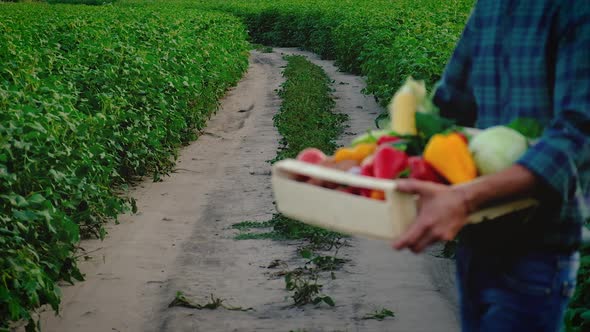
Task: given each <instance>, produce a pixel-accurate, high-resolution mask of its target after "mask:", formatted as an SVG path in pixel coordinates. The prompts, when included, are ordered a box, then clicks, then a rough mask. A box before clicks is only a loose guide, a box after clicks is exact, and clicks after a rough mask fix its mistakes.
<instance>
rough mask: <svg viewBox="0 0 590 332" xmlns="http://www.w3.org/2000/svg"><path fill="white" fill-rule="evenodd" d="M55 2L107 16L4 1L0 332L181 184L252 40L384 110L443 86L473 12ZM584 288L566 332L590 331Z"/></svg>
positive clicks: (372, 2)
mask: <svg viewBox="0 0 590 332" xmlns="http://www.w3.org/2000/svg"><path fill="white" fill-rule="evenodd" d="M48 2H51V3H54V2H68V3H86V4H93V5H98V6H87V5H72V4H47V3H42V2H27V3H17V4H13V3H2V2H0V331H6V330H7V329H8V326H9V323H10V321H18V320H31V312H32V311H34V310H35V309H37V308H39V307H40V306H41V305H45V304H48V305H50V306H51V307H53V309H55V310H57V309H58V306H59V302H60V292H59V288H58V287H57V286H56V284H57V281H59V280H65V281H73V280H75V279H78V280H79V279H82V276H81V275H80V272H79V271H78V269H77V264H76V245H77V244H78V242H79V240H80V237H81V236H83V237H88V236H93V237H104V236H105V231H104V228H103V225H104V222H105V221H107V220H112V219H116V218H117V215H119V214H120V213H122V212H125V211H129V210H135V204H134V201H133V200H132V199H130V198H128V197H127V195H126V190H127V187H128V185H129V184H130V183H133V182H134V181H137V180H138V179H139V178H140V177H143V176H151V177H153V178H154V179H155V180H158V179H159V178H160V176H162V175H164V174H166V173H167V172H169V171H170V170H171V167H172V166H173V164H174V158H175V157H176V154H177V151H178V149H179V147H181V146H182V145H183V144H186V143H188V142H189V141H191V140H193V139H195V138H196V137H197V133H198V131H199V130H200V129H202V128H203V127H204V125H205V122H206V120H207V119H208V117H209V116H210V115H211V114H212V112H214V111H215V110H216V108H217V106H218V102H219V99H220V98H221V97H222V96H223V95H224V93H225V92H226V91H227V89H228V88H229V87H230V86H232V85H234V84H235V83H236V82H237V81H238V80H239V79H240V78H241V77H242V75H243V73H244V72H245V70H246V68H247V63H248V62H247V58H248V49H249V47H250V45H249V41H250V42H255V43H260V44H263V45H272V46H294V47H301V48H304V49H307V50H311V51H313V52H315V53H318V54H319V55H321V56H322V57H323V58H326V59H333V60H335V61H336V64H337V65H338V66H339V67H340V68H341V69H342V70H343V71H347V72H351V73H355V74H358V75H361V76H363V77H364V78H365V80H366V82H367V88H366V91H365V92H366V93H367V94H372V95H374V96H375V98H377V99H378V101H379V102H380V103H381V104H382V105H385V104H386V103H388V102H389V100H390V98H391V96H392V95H393V93H394V92H395V91H396V90H397V88H398V87H399V86H400V85H401V84H402V83H403V81H404V80H405V78H406V77H407V76H410V75H411V76H413V77H414V78H417V79H423V80H425V81H426V82H427V84H428V85H429V86H430V87H431V86H432V85H433V84H434V83H435V82H436V80H438V78H439V77H440V74H441V72H442V70H443V69H444V65H445V63H446V61H447V60H448V58H449V56H450V54H451V52H452V50H453V47H454V45H455V43H456V41H457V40H458V38H459V36H460V34H461V30H462V28H463V26H464V24H465V21H466V19H467V17H468V15H469V12H470V10H471V7H472V6H473V4H474V3H475V0H449V1H440V0H414V1H410V0H396V1H387V0H366V1H357V0H318V1H314V0H273V1H268V0H251V1H239V0H235V1H231V0H230V1H227V0H226V1H223V0H207V1H206V0H202V1H200V0H194V1H189V0H184V1H172V2H170V1H139V0H122V1H118V2H113V1H96V0H80V1H75V0H72V1H68V0H62V1H59V0H56V1H48ZM104 3H108V4H106V5H101V4H104ZM587 260H588V257H586V258H585V265H584V267H585V268H584V270H583V271H584V272H583V275H585V276H587V265H588V264H587ZM581 275H582V274H581ZM580 280H581V283H580V285H581V287H579V288H578V292H577V294H576V295H575V297H574V304H572V309H571V310H570V311H569V312H568V314H567V317H566V320H567V322H566V325H567V326H568V331H584V330H585V329H586V328H588V326H590V309H589V308H590V299H589V297H588V296H589V295H588V294H589V293H590V290H589V289H588V288H589V287H590V285H589V284H588V283H587V282H586V281H585V280H584V279H583V278H582V277H581V279H580ZM33 325H34V324H31V328H33V327H32V326H33Z"/></svg>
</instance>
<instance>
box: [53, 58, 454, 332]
mask: <svg viewBox="0 0 590 332" xmlns="http://www.w3.org/2000/svg"><path fill="white" fill-rule="evenodd" d="M280 52H285V53H301V52H299V51H295V50H292V49H278V50H275V52H274V53H268V54H267V53H258V52H253V53H252V57H251V65H250V70H249V72H248V74H247V75H246V76H245V78H244V79H243V80H242V81H241V82H240V84H239V85H238V86H237V87H236V88H235V89H233V90H232V91H230V93H229V94H228V96H227V97H226V98H225V100H224V101H223V105H222V106H223V107H222V109H221V110H220V111H219V112H218V113H217V114H216V115H215V116H214V117H213V118H212V119H211V121H210V122H209V124H208V127H207V130H206V133H205V134H204V135H203V136H201V137H200V138H199V140H198V141H196V142H195V143H193V144H192V145H190V146H188V147H187V148H185V149H184V150H183V151H182V153H181V157H180V160H179V163H178V165H177V170H176V172H174V173H173V174H172V175H171V176H170V177H168V178H165V179H164V181H163V182H160V183H151V182H145V183H143V184H142V185H141V186H140V187H139V188H137V189H136V190H135V191H134V193H133V195H134V197H136V199H137V202H138V206H139V208H140V211H141V213H140V214H138V215H134V216H124V217H122V218H121V224H119V225H114V226H111V227H110V234H109V236H108V238H107V239H106V240H105V241H104V242H100V241H86V242H85V243H84V247H85V248H86V249H87V250H88V252H89V256H91V259H89V260H87V261H86V262H84V263H83V264H82V269H83V272H84V273H86V276H87V280H86V281H85V282H83V283H78V284H76V285H75V286H66V287H64V288H63V293H64V299H63V306H62V312H61V316H60V317H53V315H52V314H51V313H46V314H44V315H43V316H42V324H43V328H44V331H56V332H57V331H59V332H70V331H84V332H93V331H97V332H98V331H100V332H103V331H104V332H106V331H121V332H123V331H174V332H176V331H290V330H298V329H301V330H303V329H305V330H306V331H401V332H411V331H441V332H446V331H457V330H458V322H457V319H456V307H455V304H454V303H455V301H454V297H453V296H452V294H453V286H452V274H451V273H452V269H451V267H450V262H449V261H448V260H445V259H439V258H436V257H434V256H433V255H423V256H414V255H411V254H408V253H395V252H392V250H391V249H390V247H389V244H388V243H384V242H379V241H369V240H363V239H352V240H351V242H352V246H351V247H346V248H344V249H342V255H343V256H344V257H345V258H349V259H351V262H350V263H348V264H346V265H345V267H344V269H343V271H338V272H336V276H337V279H336V280H334V281H329V282H326V283H324V285H325V289H324V292H325V293H326V294H328V295H330V296H331V297H332V298H333V299H334V300H335V301H336V307H335V308H329V307H327V306H324V307H319V308H314V307H306V308H305V309H292V308H291V309H285V306H286V305H288V304H289V302H288V301H287V300H286V299H285V297H286V296H288V293H287V292H286V291H285V290H284V286H285V284H284V281H283V280H282V279H280V278H279V279H273V278H270V277H269V275H268V274H269V271H268V270H267V269H266V266H267V265H268V264H269V263H270V262H271V261H272V260H274V259H282V260H285V261H286V262H287V263H288V264H291V263H292V262H294V261H296V258H295V250H294V247H293V246H292V245H290V244H289V243H285V242H273V241H268V240H244V241H235V240H233V239H232V237H233V236H234V235H235V234H236V231H235V230H232V229H230V228H229V227H230V226H231V225H232V224H234V223H237V222H241V221H245V220H267V219H269V218H270V217H271V216H272V213H273V212H274V207H273V205H272V196H271V191H270V165H269V164H268V163H267V162H266V160H269V159H272V158H273V157H274V155H275V153H276V150H277V147H278V141H279V137H278V134H277V132H276V130H275V128H274V127H273V123H272V116H273V114H274V113H275V112H276V111H277V110H278V108H279V107H280V100H279V99H278V97H277V96H276V93H275V91H274V90H275V89H277V88H278V87H279V85H280V83H281V82H282V77H281V74H280V72H281V67H282V66H284V65H285V62H284V60H282V58H281V55H280V54H279V53H280ZM306 54H307V53H306ZM308 55H309V54H308ZM311 58H312V60H313V61H314V62H316V63H317V64H320V65H322V67H324V70H326V72H327V73H328V75H330V76H331V77H332V78H333V79H334V80H335V83H334V88H335V89H336V92H335V96H336V97H337V98H338V100H337V102H338V103H337V106H336V108H337V110H338V111H340V112H344V113H347V114H349V115H350V123H349V124H350V128H349V129H348V130H347V132H348V134H349V135H350V134H352V133H355V134H356V133H359V132H362V131H364V130H366V129H367V128H370V127H372V119H373V118H374V117H375V115H376V114H375V113H376V112H378V111H379V108H378V106H377V105H376V104H375V102H374V101H373V98H371V97H366V96H363V95H362V94H361V93H360V90H361V89H362V87H363V82H362V80H361V79H360V78H358V77H355V76H352V75H347V74H343V73H338V72H337V71H336V70H335V68H334V67H333V66H332V65H331V63H329V62H327V61H320V60H317V59H316V58H315V57H313V56H311ZM349 139H350V136H347V135H345V136H344V137H343V142H346V141H348V140H349ZM177 291H182V292H183V293H185V294H186V295H187V297H189V298H191V299H194V300H195V301H199V302H205V301H206V300H207V297H208V296H209V294H214V295H215V296H216V297H219V298H223V299H226V300H227V304H229V305H239V306H244V307H253V308H254V309H255V310H254V311H249V312H234V311H226V310H223V309H219V310H212V311H210V310H203V311H197V310H191V309H185V308H178V307H174V308H168V307H167V305H168V303H170V301H172V299H173V298H174V295H175V293H176V292H177ZM377 307H385V308H389V309H391V310H393V311H395V313H396V318H395V319H389V320H386V321H382V322H378V321H369V320H356V319H354V318H356V317H360V316H362V315H364V314H366V313H368V312H370V311H372V310H374V309H376V308H377Z"/></svg>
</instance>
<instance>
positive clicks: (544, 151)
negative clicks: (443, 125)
mask: <svg viewBox="0 0 590 332" xmlns="http://www.w3.org/2000/svg"><path fill="white" fill-rule="evenodd" d="M586 1H587V0H581V1H568V2H565V3H567V5H566V6H569V7H571V8H562V11H561V14H562V15H563V17H562V18H561V20H560V22H561V23H562V24H561V25H562V27H561V31H560V32H561V33H560V34H558V36H560V37H559V39H558V41H557V43H558V44H557V50H558V51H557V55H556V60H555V84H554V87H553V92H554V94H553V105H554V110H553V111H554V118H553V119H552V121H551V123H550V125H549V126H548V127H547V128H546V129H545V131H544V133H543V135H542V137H541V139H540V141H539V142H538V143H537V144H536V145H534V146H533V147H531V148H530V149H529V150H528V151H527V152H526V153H525V155H524V156H523V157H522V158H521V159H520V160H519V162H518V163H519V164H521V165H523V166H524V167H526V168H528V169H529V170H530V171H532V172H533V173H535V174H536V175H537V176H538V177H540V178H541V179H542V180H544V181H545V182H546V183H547V184H548V185H549V186H550V187H551V188H553V189H554V190H555V191H556V192H557V193H558V194H559V195H560V196H561V197H562V199H563V200H564V201H566V202H567V201H570V202H571V201H572V200H573V199H574V195H576V194H579V193H580V185H582V186H588V183H584V181H587V179H588V178H589V176H590V174H589V173H590V169H588V168H589V165H590V6H588V3H587V2H586Z"/></svg>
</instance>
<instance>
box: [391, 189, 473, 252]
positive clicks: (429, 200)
mask: <svg viewBox="0 0 590 332" xmlns="http://www.w3.org/2000/svg"><path fill="white" fill-rule="evenodd" d="M397 190H398V191H400V192H404V193H408V194H415V195H418V196H419V198H418V216H417V217H416V220H415V222H414V223H413V224H412V226H411V227H410V229H409V230H408V231H407V232H406V233H404V234H403V235H402V236H401V238H400V239H399V240H398V241H396V242H395V244H394V248H395V249H397V250H402V249H404V248H409V249H410V250H412V251H413V252H414V253H420V252H422V251H423V250H424V249H425V248H426V247H428V246H429V245H431V244H433V243H435V242H438V241H450V240H452V239H453V238H455V235H457V233H458V232H459V230H460V229H461V228H462V227H463V226H464V225H465V224H466V223H467V216H468V215H469V205H468V202H467V201H466V199H465V196H464V194H463V193H462V192H461V191H460V190H461V189H458V188H453V187H450V186H446V185H441V184H437V183H433V182H426V181H418V180H398V187H397Z"/></svg>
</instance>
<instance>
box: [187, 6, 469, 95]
mask: <svg viewBox="0 0 590 332" xmlns="http://www.w3.org/2000/svg"><path fill="white" fill-rule="evenodd" d="M474 3H475V1H474V0H450V1H438V0H420V1H415V0H396V1H390V0H371V1H356V0H341V1H335V0H318V1H311V0H299V1H290V0H274V1H267V0H249V1H223V0H203V1H200V2H199V3H198V4H194V5H192V6H191V5H190V2H187V7H188V8H191V7H199V8H202V7H205V8H213V9H217V10H222V11H224V12H228V13H232V14H234V15H236V16H238V17H240V18H242V20H243V21H244V22H245V23H246V25H247V26H248V30H249V34H250V36H251V37H252V38H253V39H254V40H255V41H256V42H259V43H262V44H265V45H276V46H287V47H288V46H296V47H302V48H305V49H307V50H310V51H313V52H315V53H317V54H320V55H321V56H322V57H323V58H326V59H334V60H336V63H337V64H338V65H339V67H340V68H341V69H342V70H343V71H347V72H352V73H355V74H359V75H362V76H364V77H365V78H366V80H367V90H366V92H367V93H369V94H373V95H374V96H375V97H377V98H378V99H379V100H380V102H381V104H382V105H385V104H386V103H387V102H389V100H390V99H391V96H392V95H393V93H394V92H395V91H396V90H397V89H398V88H399V87H400V85H401V84H402V83H403V82H404V80H405V78H406V77H407V76H409V75H412V76H414V77H415V78H418V79H423V80H425V81H426V82H427V83H428V84H429V85H430V86H432V84H434V83H435V82H436V81H437V80H438V78H439V77H440V74H441V72H442V70H443V69H444V65H445V63H446V61H447V60H448V59H449V57H450V55H451V52H452V51H453V49H454V46H455V43H456V42H457V40H458V39H459V37H460V35H461V31H462V29H463V27H464V26H465V22H466V21H467V17H468V15H469V13H470V11H471V8H472V7H473V5H474Z"/></svg>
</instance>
